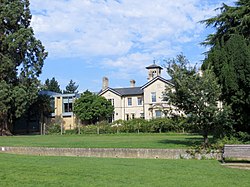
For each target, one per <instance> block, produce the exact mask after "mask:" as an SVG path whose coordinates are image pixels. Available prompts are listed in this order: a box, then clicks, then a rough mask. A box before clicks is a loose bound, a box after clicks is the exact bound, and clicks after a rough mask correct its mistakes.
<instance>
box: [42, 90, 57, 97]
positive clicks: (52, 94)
mask: <svg viewBox="0 0 250 187" xmlns="http://www.w3.org/2000/svg"><path fill="white" fill-rule="evenodd" d="M39 94H40V95H48V96H54V95H60V94H61V93H57V92H52V91H49V90H41V91H39Z"/></svg>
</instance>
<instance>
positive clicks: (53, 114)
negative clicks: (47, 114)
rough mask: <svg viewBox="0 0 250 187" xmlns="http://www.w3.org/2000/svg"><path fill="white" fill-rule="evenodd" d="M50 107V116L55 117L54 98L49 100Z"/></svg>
mask: <svg viewBox="0 0 250 187" xmlns="http://www.w3.org/2000/svg"><path fill="white" fill-rule="evenodd" d="M50 107H51V111H52V113H51V115H52V116H55V98H54V97H51V98H50Z"/></svg>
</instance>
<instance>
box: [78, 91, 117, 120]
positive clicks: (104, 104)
mask: <svg viewBox="0 0 250 187" xmlns="http://www.w3.org/2000/svg"><path fill="white" fill-rule="evenodd" d="M113 111H114V107H113V106H112V104H111V102H109V101H108V100H106V99H105V98H104V97H102V96H99V95H96V94H93V93H91V92H89V91H88V90H87V91H85V92H84V93H83V94H82V95H81V97H80V98H79V99H77V100H76V101H75V103H74V113H75V114H76V116H77V118H79V119H80V120H83V121H87V122H89V123H91V124H95V123H96V122H98V121H99V120H101V119H107V118H109V117H110V116H111V115H112V114H113Z"/></svg>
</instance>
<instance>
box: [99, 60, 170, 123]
mask: <svg viewBox="0 0 250 187" xmlns="http://www.w3.org/2000/svg"><path fill="white" fill-rule="evenodd" d="M146 69H147V70H148V82H147V83H145V84H144V85H142V86H140V87H136V86H135V80H131V81H130V87H129V88H111V87H109V80H108V78H107V77H104V78H103V85H102V90H101V92H100V93H99V95H100V96H103V97H105V98H106V99H107V100H109V101H110V102H111V103H112V104H113V106H114V113H113V116H112V120H111V121H116V120H119V119H121V120H129V119H134V118H144V119H147V120H149V119H152V118H157V117H164V116H166V115H167V113H168V111H169V110H170V108H171V106H169V105H168V103H167V102H166V101H164V97H163V95H164V91H165V89H166V86H171V87H173V86H174V85H173V84H172V83H171V82H170V81H169V80H166V79H164V78H163V77H161V71H162V67H160V66H158V65H156V64H155V63H154V64H152V65H150V66H148V67H146Z"/></svg>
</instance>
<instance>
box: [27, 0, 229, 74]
mask: <svg viewBox="0 0 250 187" xmlns="http://www.w3.org/2000/svg"><path fill="white" fill-rule="evenodd" d="M228 2H232V0H229V1H228ZM30 3H31V10H32V13H33V18H32V27H33V28H34V30H35V33H36V35H37V36H38V38H39V39H41V40H42V41H43V43H44V45H45V46H46V49H47V51H48V52H49V55H50V57H51V58H63V57H80V58H83V59H86V61H89V60H90V59H91V60H90V61H92V60H93V59H95V58H98V59H99V60H100V61H99V62H98V64H99V65H100V64H101V65H102V67H104V68H107V69H113V68H116V69H117V71H116V72H119V73H121V74H122V75H124V77H126V76H127V75H128V74H129V73H132V72H134V71H138V70H139V71H140V70H141V68H144V67H145V65H146V64H148V63H150V62H152V60H153V58H161V57H163V56H166V57H171V56H172V57H173V56H175V55H176V54H178V53H180V52H182V51H183V50H185V49H184V46H185V44H192V45H196V44H198V43H199V42H201V41H202V40H203V39H204V38H202V37H201V36H202V34H203V32H204V29H205V28H204V25H201V24H199V23H198V22H199V21H200V20H203V19H206V18H208V17H211V16H213V15H215V12H214V9H215V8H216V7H218V6H220V5H221V3H222V1H220V0H216V1H211V0H167V1H166V0H154V1H152V0H136V1H135V0H119V1H118V0H53V1H51V0H35V1H31V2H30Z"/></svg>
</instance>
